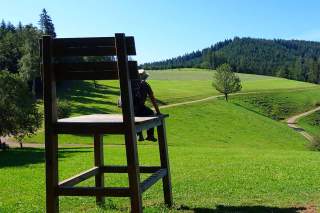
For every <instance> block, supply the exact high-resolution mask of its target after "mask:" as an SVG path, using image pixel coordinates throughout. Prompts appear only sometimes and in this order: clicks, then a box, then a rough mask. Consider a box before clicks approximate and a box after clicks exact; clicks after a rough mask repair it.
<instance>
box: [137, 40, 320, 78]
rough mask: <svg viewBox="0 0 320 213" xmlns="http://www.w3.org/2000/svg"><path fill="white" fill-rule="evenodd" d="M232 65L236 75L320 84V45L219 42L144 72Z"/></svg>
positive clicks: (148, 64)
mask: <svg viewBox="0 0 320 213" xmlns="http://www.w3.org/2000/svg"><path fill="white" fill-rule="evenodd" d="M223 63H228V64H230V65H231V67H232V68H233V69H234V71H236V72H241V73H252V74H259V75H270V76H279V77H284V78H288V79H294V80H299V81H307V82H312V83H318V84H319V83H320V42H313V41H300V40H283V39H274V40H267V39H254V38H239V37H235V38H234V39H229V40H225V41H223V42H218V43H216V44H215V45H213V46H211V47H209V48H205V49H203V50H202V51H195V52H192V53H190V54H185V55H183V56H179V57H176V58H172V59H168V60H164V61H159V62H153V63H145V64H143V65H142V67H143V68H144V69H172V68H184V67H193V68H206V69H215V68H217V67H218V66H219V65H221V64H223Z"/></svg>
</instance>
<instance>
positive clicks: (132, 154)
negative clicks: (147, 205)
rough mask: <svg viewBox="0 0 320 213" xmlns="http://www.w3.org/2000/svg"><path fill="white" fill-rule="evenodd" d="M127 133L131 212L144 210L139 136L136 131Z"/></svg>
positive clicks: (138, 212) (136, 212)
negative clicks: (138, 144)
mask: <svg viewBox="0 0 320 213" xmlns="http://www.w3.org/2000/svg"><path fill="white" fill-rule="evenodd" d="M130 133H132V134H126V135H125V142H126V155H127V164H128V178H129V188H130V191H131V197H130V201H131V212H134V213H140V212H142V195H141V189H140V169H139V158H138V150H137V149H138V148H137V138H136V134H135V132H134V131H131V132H130Z"/></svg>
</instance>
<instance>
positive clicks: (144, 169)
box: [100, 165, 161, 173]
mask: <svg viewBox="0 0 320 213" xmlns="http://www.w3.org/2000/svg"><path fill="white" fill-rule="evenodd" d="M159 169H161V167H160V166H140V173H155V172H157V171H158V170H159ZM100 171H101V172H103V173H128V167H127V166H109V165H108V166H102V167H100Z"/></svg>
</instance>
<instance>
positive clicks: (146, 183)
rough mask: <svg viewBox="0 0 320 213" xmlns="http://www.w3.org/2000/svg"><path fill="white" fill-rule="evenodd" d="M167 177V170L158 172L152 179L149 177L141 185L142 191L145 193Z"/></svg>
mask: <svg viewBox="0 0 320 213" xmlns="http://www.w3.org/2000/svg"><path fill="white" fill-rule="evenodd" d="M166 175H167V169H160V170H158V171H157V172H155V173H153V174H152V175H151V176H150V177H148V178H147V179H145V180H144V181H143V182H142V183H141V191H142V192H145V191H146V190H147V189H149V188H150V187H151V186H152V185H153V184H155V183H156V182H157V181H158V180H160V179H161V178H163V177H164V176H166Z"/></svg>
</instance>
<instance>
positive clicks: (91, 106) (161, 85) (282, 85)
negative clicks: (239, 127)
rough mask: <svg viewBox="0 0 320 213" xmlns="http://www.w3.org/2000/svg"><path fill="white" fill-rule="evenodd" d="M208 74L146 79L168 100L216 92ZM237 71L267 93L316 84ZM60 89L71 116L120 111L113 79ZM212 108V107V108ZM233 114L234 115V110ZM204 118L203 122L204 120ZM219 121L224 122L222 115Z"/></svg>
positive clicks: (68, 138) (250, 87)
mask: <svg viewBox="0 0 320 213" xmlns="http://www.w3.org/2000/svg"><path fill="white" fill-rule="evenodd" d="M212 75H213V72H212V71H203V70H199V69H180V70H171V71H161V72H159V71H153V72H150V81H149V83H150V84H151V85H152V88H153V90H154V92H155V95H156V97H157V98H158V99H159V103H160V104H171V103H177V102H184V101H189V100H197V99H201V98H205V97H208V96H213V95H218V92H217V91H216V90H214V89H213V87H212V86H211V81H212V80H211V79H212ZM239 75H240V77H241V79H242V82H243V91H242V92H268V94H269V93H270V92H274V93H278V92H281V91H288V90H289V93H290V91H294V93H293V92H291V93H292V95H293V94H295V93H296V90H307V91H306V92H305V93H306V94H308V93H309V90H313V89H315V90H316V89H317V88H319V87H318V86H315V85H314V84H309V83H305V82H298V81H292V80H287V79H282V78H275V77H267V76H258V75H250V74H239ZM191 79H194V80H191ZM63 89H64V90H63V91H60V92H59V97H60V98H61V99H66V100H68V101H69V105H70V107H71V110H72V115H73V116H74V115H79V114H90V113H112V112H120V109H119V108H118V107H117V105H116V103H117V99H118V97H119V89H118V82H117V81H98V87H97V88H95V87H94V84H93V82H92V81H75V82H73V84H72V85H71V86H70V87H69V88H63ZM269 95H270V94H269ZM241 97H242V96H241ZM234 98H235V97H234ZM234 98H232V99H234ZM300 101H301V100H296V99H295V100H293V102H294V103H296V102H300ZM302 101H303V103H304V102H305V101H304V100H302ZM217 107H218V106H217ZM225 107H227V108H226V109H227V110H228V109H229V105H227V106H225ZM212 110H213V111H216V109H214V108H213V109H212ZM301 110H303V109H301ZM172 114H175V113H172ZM200 114H201V113H200ZM235 116H238V115H237V114H236V115H235ZM255 116H256V115H255V114H252V115H250V116H249V117H255ZM187 119H188V118H187ZM207 120H210V119H207ZM207 120H206V121H205V122H207ZM220 122H224V121H223V118H222V120H220ZM261 122H262V121H261ZM223 125H225V124H223ZM257 125H259V124H257ZM272 125H273V124H270V126H272ZM260 126H261V125H260ZM268 128H269V127H266V129H268ZM43 137H44V135H43V131H41V130H40V131H39V133H38V134H37V135H36V136H33V137H32V138H28V139H26V141H28V142H36V143H43ZM107 141H110V143H119V141H121V138H119V137H113V136H112V137H110V138H108V139H107ZM61 143H69V144H70V143H71V144H75V143H88V144H91V143H92V141H91V139H90V138H87V137H80V136H73V135H64V136H61Z"/></svg>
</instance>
